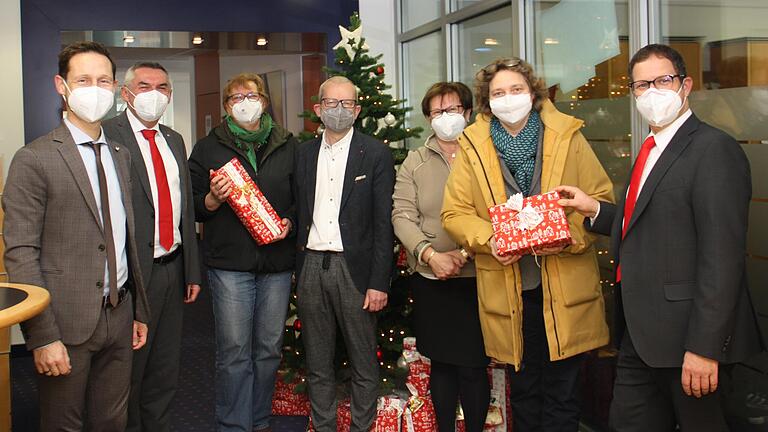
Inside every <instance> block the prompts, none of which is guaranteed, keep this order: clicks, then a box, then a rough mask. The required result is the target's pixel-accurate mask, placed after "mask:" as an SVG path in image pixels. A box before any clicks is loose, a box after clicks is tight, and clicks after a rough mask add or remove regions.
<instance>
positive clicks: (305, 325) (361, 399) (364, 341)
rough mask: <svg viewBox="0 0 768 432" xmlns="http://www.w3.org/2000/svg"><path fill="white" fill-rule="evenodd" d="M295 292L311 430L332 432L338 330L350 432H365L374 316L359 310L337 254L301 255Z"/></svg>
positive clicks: (370, 417) (374, 381)
mask: <svg viewBox="0 0 768 432" xmlns="http://www.w3.org/2000/svg"><path fill="white" fill-rule="evenodd" d="M296 292H297V296H298V299H297V306H298V314H299V319H300V320H301V323H302V338H303V339H304V349H305V351H306V362H307V383H308V392H309V400H310V403H311V405H312V423H313V425H314V428H315V430H316V431H317V432H336V379H335V371H334V365H333V359H334V350H335V347H336V325H337V324H338V328H339V329H341V333H342V336H343V337H344V343H345V345H346V347H347V353H348V356H349V361H350V364H351V367H352V386H351V387H352V388H351V395H352V400H351V414H352V424H351V428H350V432H365V431H368V430H369V429H370V426H371V424H373V421H374V420H375V417H376V399H377V396H378V388H379V365H378V361H377V359H376V314H373V313H370V312H368V311H366V310H364V309H363V302H364V300H365V295H364V294H362V293H360V291H358V290H357V288H356V287H355V284H354V282H353V281H352V277H351V276H350V274H349V271H348V270H347V263H346V260H345V259H344V256H343V254H334V253H322V252H314V251H307V255H306V257H305V259H304V266H303V267H302V271H301V274H300V275H299V281H298V287H297V289H296Z"/></svg>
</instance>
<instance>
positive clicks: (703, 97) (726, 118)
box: [657, 0, 768, 431]
mask: <svg viewBox="0 0 768 432" xmlns="http://www.w3.org/2000/svg"><path fill="white" fill-rule="evenodd" d="M703 3H706V4H703ZM660 15H661V23H660V24H661V26H660V27H661V34H660V35H657V36H659V39H658V40H660V41H661V42H662V43H665V44H668V45H670V46H672V47H673V48H675V49H676V50H677V51H679V52H680V54H681V55H682V56H683V59H684V60H685V65H686V69H687V73H688V76H690V77H691V78H693V91H692V92H691V94H690V96H689V97H688V100H689V101H690V106H691V110H692V111H693V112H694V113H695V114H696V116H698V117H699V118H700V119H701V120H702V121H704V122H707V123H709V124H711V125H712V126H715V127H717V128H720V129H722V130H724V131H725V132H727V133H728V134H730V135H731V136H733V137H734V138H736V140H737V141H739V142H740V143H741V145H742V148H743V149H744V152H745V153H746V154H747V158H748V159H749V163H750V166H751V173H752V202H751V204H750V219H749V229H748V233H747V277H748V283H749V287H750V289H751V294H752V301H753V303H754V307H755V309H756V312H757V320H758V325H759V326H760V327H761V330H762V334H763V337H764V338H765V337H768V290H766V289H765V281H766V280H768V266H767V265H766V260H768V229H766V220H768V217H767V216H766V215H768V174H766V173H767V172H768V2H766V1H765V0H711V1H707V2H694V3H691V2H689V1H682V0H661V9H660ZM766 374H768V356H766V355H765V354H763V355H762V356H757V357H755V358H753V359H751V360H749V361H747V362H744V363H743V364H737V365H734V367H733V372H732V376H733V377H734V379H733V383H734V385H733V386H732V388H731V389H728V390H726V391H725V393H724V394H723V395H722V396H723V397H724V398H725V399H726V403H725V406H726V407H728V411H727V413H726V414H727V415H728V417H729V421H730V422H732V424H731V425H730V426H731V430H738V431H758V430H760V428H765V422H766V419H768V410H766V406H767V405H766V403H765V401H766V398H765V395H768V379H766V376H768V375H766ZM759 398H762V405H760V402H756V401H758V399H759ZM758 422H759V424H760V425H758Z"/></svg>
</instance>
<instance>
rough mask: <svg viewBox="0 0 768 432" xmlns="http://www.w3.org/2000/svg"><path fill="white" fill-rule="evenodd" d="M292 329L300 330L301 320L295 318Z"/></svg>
mask: <svg viewBox="0 0 768 432" xmlns="http://www.w3.org/2000/svg"><path fill="white" fill-rule="evenodd" d="M293 329H294V330H296V331H301V321H300V320H299V319H298V318H296V320H295V321H294V322H293Z"/></svg>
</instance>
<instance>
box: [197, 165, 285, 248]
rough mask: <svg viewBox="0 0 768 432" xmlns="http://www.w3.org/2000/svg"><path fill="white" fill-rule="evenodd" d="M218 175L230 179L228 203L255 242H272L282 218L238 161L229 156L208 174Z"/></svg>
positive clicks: (280, 229) (262, 243)
mask: <svg viewBox="0 0 768 432" xmlns="http://www.w3.org/2000/svg"><path fill="white" fill-rule="evenodd" d="M219 174H220V175H223V176H225V177H227V178H228V179H229V181H230V182H232V189H231V192H230V193H229V197H227V203H229V206H230V207H232V210H233V211H234V212H235V214H237V217H238V218H240V221H241V222H242V223H243V225H244V226H245V228H246V229H247V230H248V232H249V233H250V234H251V237H253V239H254V240H256V243H258V244H260V245H264V244H267V243H271V242H273V241H275V238H277V236H278V235H280V233H281V232H282V230H283V224H282V221H281V219H280V217H279V216H278V215H277V212H275V209H273V208H272V205H271V204H269V201H267V198H266V197H265V196H264V194H263V193H261V190H260V189H259V187H258V186H256V183H254V182H253V180H251V176H249V175H248V173H247V172H246V171H245V168H243V165H242V164H241V163H240V161H239V160H238V159H237V158H232V160H230V161H229V162H227V163H226V164H225V165H224V166H223V167H221V168H219V169H218V170H216V171H214V172H213V173H211V178H213V177H215V176H216V175H219Z"/></svg>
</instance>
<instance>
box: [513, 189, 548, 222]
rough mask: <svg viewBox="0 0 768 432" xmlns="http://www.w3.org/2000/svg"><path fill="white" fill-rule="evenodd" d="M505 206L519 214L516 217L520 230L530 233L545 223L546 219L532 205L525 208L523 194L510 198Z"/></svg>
mask: <svg viewBox="0 0 768 432" xmlns="http://www.w3.org/2000/svg"><path fill="white" fill-rule="evenodd" d="M504 205H505V206H506V207H507V208H509V209H511V210H514V211H516V212H517V214H516V215H515V216H514V217H516V218H517V221H518V226H517V227H518V229H521V230H523V231H530V230H532V229H533V228H535V227H536V226H537V225H539V224H540V223H542V222H543V221H544V217H542V216H541V214H539V212H538V211H536V210H535V209H534V208H533V207H531V205H530V204H528V205H526V206H525V207H523V194H521V193H516V194H514V195H512V196H511V197H509V199H508V200H507V202H506V203H504Z"/></svg>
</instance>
